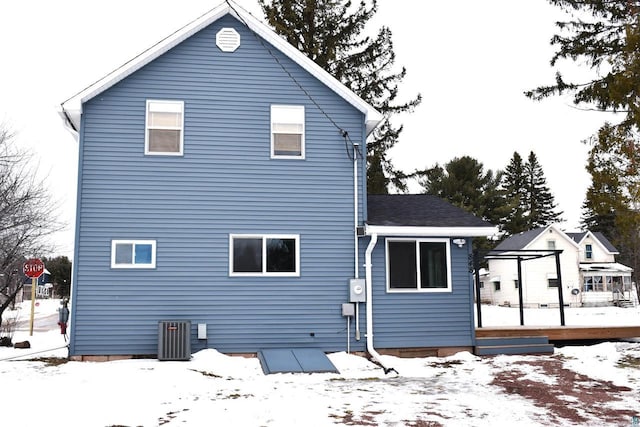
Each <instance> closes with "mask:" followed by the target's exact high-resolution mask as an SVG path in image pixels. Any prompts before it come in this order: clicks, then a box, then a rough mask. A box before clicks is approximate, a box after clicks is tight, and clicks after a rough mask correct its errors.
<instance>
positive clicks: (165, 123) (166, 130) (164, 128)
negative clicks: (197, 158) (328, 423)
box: [144, 100, 184, 156]
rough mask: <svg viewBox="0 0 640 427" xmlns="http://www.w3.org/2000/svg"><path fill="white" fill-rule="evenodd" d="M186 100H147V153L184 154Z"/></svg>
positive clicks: (145, 150)
mask: <svg viewBox="0 0 640 427" xmlns="http://www.w3.org/2000/svg"><path fill="white" fill-rule="evenodd" d="M183 113H184V102H182V101H152V100H147V124H146V135H145V147H144V152H145V154H162V155H174V156H179V155H182V145H183V144H182V142H183V133H184V132H183V130H184V114H183Z"/></svg>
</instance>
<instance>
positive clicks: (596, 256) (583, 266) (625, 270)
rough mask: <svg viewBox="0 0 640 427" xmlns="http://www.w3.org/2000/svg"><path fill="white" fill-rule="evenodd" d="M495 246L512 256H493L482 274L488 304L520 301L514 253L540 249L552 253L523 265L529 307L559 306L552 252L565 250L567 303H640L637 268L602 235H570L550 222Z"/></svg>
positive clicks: (483, 296) (562, 258)
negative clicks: (625, 261) (623, 261)
mask: <svg viewBox="0 0 640 427" xmlns="http://www.w3.org/2000/svg"><path fill="white" fill-rule="evenodd" d="M495 249H496V250H498V251H500V253H501V254H502V255H511V258H512V259H491V258H489V259H488V269H487V270H485V271H483V274H482V275H481V278H480V282H481V284H480V287H481V289H480V295H481V300H482V302H485V303H489V304H499V305H511V306H517V305H519V290H518V287H519V286H520V283H519V282H518V270H517V268H518V267H517V261H516V260H515V259H513V256H517V255H518V254H519V253H520V254H527V251H532V250H534V251H540V252H539V253H540V254H544V253H545V252H544V251H548V252H547V255H549V256H544V257H541V258H538V259H532V260H528V261H524V262H522V263H521V278H522V294H523V305H524V306H525V307H545V306H546V307H551V306H556V307H557V306H558V301H559V295H558V275H557V271H556V261H555V257H554V256H551V251H554V250H562V253H561V254H560V274H561V279H562V292H563V294H562V295H563V302H564V304H565V305H566V306H572V307H583V306H594V305H610V304H618V303H621V300H626V301H630V302H631V303H632V304H637V294H636V292H635V288H634V287H633V286H632V282H631V273H632V269H631V268H629V267H627V266H625V265H622V264H620V263H617V262H616V261H615V255H617V254H618V250H617V249H616V248H615V247H614V246H613V245H612V244H611V242H609V240H607V238H606V237H605V236H604V235H603V234H602V233H599V232H591V231H585V232H579V233H567V232H564V231H563V230H561V229H560V228H559V227H558V226H556V225H550V226H547V227H541V228H536V229H534V230H530V231H527V232H523V233H519V234H516V235H514V236H511V237H509V238H507V239H506V240H504V241H503V242H501V243H500V244H499V245H498V246H497V247H496V248H495Z"/></svg>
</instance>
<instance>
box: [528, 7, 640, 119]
mask: <svg viewBox="0 0 640 427" xmlns="http://www.w3.org/2000/svg"><path fill="white" fill-rule="evenodd" d="M549 3H551V4H552V5H554V6H557V7H559V8H561V9H562V10H564V11H566V12H569V16H570V17H571V19H570V20H568V21H563V22H557V23H556V26H557V27H558V30H559V32H558V34H556V35H554V36H553V38H552V39H551V44H552V45H553V46H556V48H557V50H556V52H555V54H554V55H553V57H552V58H551V66H556V65H557V64H559V63H560V64H562V60H567V59H568V60H573V61H575V62H577V63H579V64H580V65H586V66H587V67H589V68H591V69H592V70H593V71H595V72H596V73H595V74H594V78H593V79H592V80H591V81H589V82H586V83H585V82H584V81H582V79H581V81H579V82H568V81H565V79H564V77H563V75H562V73H561V72H560V71H556V79H555V84H552V85H548V86H541V87H538V88H536V89H534V90H530V91H527V92H525V94H526V95H527V96H528V97H530V98H532V99H536V100H539V99H543V98H546V97H548V96H552V95H561V94H563V93H570V94H573V102H574V103H575V104H576V105H584V106H588V107H594V108H596V109H597V110H601V111H618V112H623V113H624V114H625V115H626V117H625V119H624V122H626V123H628V124H634V125H635V126H638V124H640V108H638V107H639V103H640V85H638V76H640V55H638V52H640V1H638V0H607V1H602V0H549Z"/></svg>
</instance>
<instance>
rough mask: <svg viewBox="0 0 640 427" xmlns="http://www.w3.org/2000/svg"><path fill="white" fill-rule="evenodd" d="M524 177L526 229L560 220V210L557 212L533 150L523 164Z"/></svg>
mask: <svg viewBox="0 0 640 427" xmlns="http://www.w3.org/2000/svg"><path fill="white" fill-rule="evenodd" d="M524 173H525V177H526V196H525V208H526V211H525V218H526V223H527V229H528V230H532V229H534V228H538V227H544V226H547V225H549V224H552V223H554V222H558V221H560V220H561V216H562V212H557V211H556V208H557V205H556V203H555V201H554V197H553V194H551V190H549V187H548V186H547V179H546V178H545V176H544V171H543V170H542V166H541V165H540V163H539V162H538V157H537V156H536V155H535V153H534V152H533V151H531V152H530V153H529V158H528V159H527V163H526V164H525V165H524Z"/></svg>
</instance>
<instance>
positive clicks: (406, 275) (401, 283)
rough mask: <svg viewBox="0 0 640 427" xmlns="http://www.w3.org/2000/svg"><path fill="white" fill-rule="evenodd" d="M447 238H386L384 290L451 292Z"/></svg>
mask: <svg viewBox="0 0 640 427" xmlns="http://www.w3.org/2000/svg"><path fill="white" fill-rule="evenodd" d="M449 260H450V249H449V239H420V240H413V239H397V240H396V239H389V240H387V290H389V291H411V292H415V291H417V292H437V291H440V292H443V291H444V292H446V291H451V270H450V261H449Z"/></svg>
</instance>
